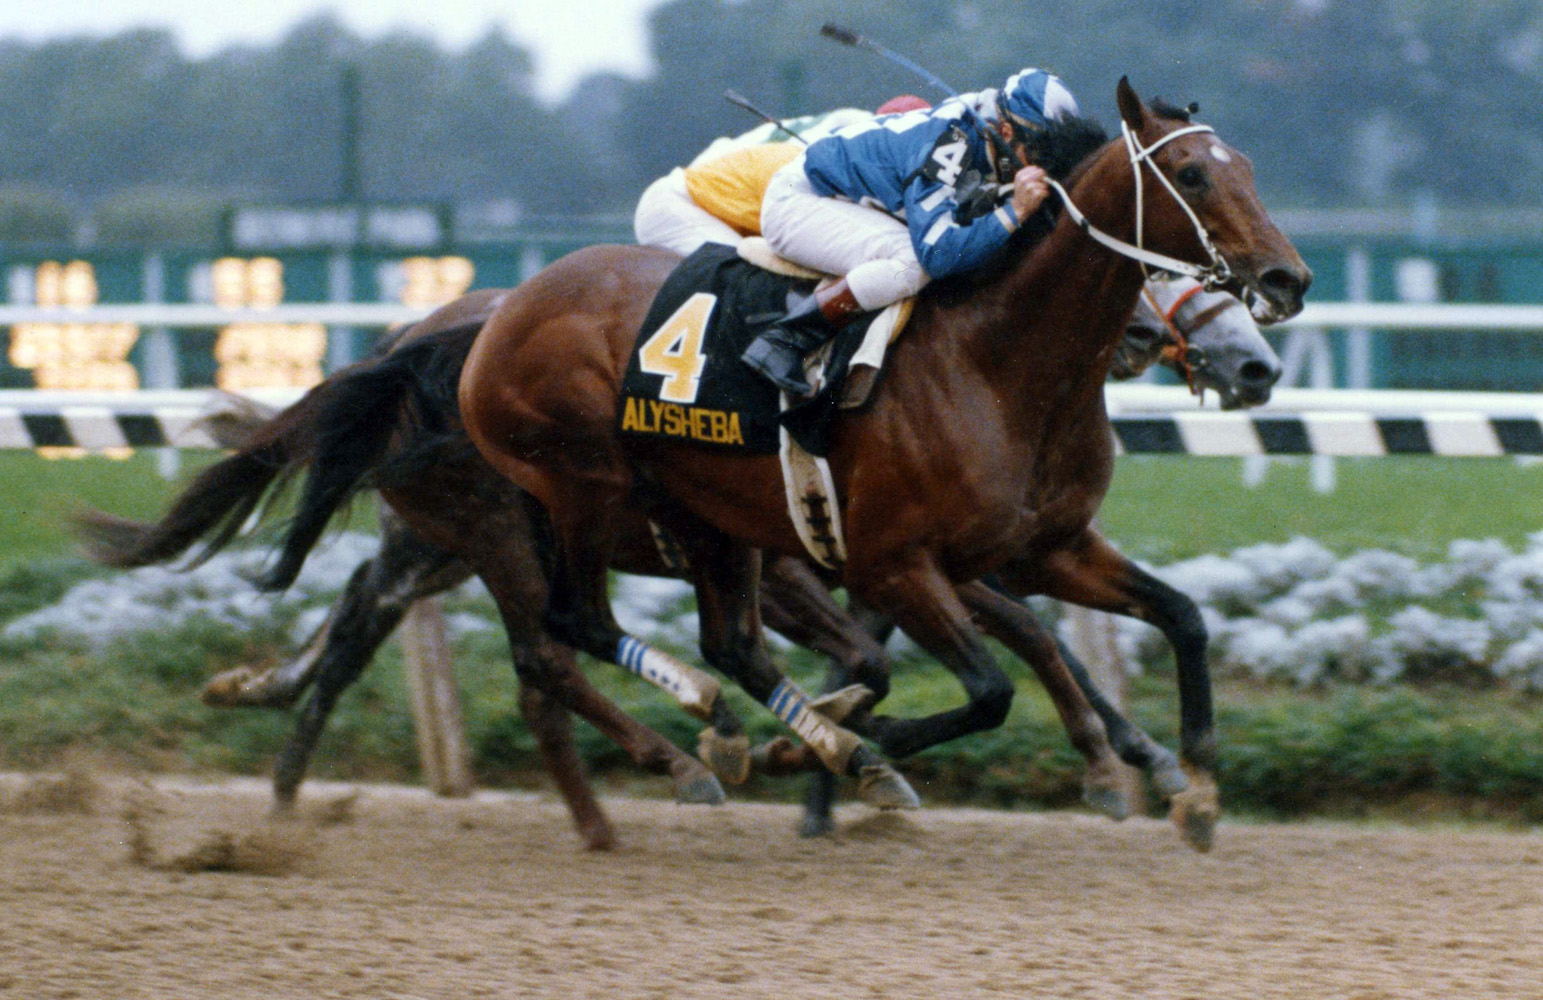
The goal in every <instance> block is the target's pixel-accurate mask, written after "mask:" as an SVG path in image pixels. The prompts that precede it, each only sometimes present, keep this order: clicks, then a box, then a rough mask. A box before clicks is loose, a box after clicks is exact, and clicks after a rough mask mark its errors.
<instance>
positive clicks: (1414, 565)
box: [3, 532, 1543, 691]
mask: <svg viewBox="0 0 1543 1000" xmlns="http://www.w3.org/2000/svg"><path fill="white" fill-rule="evenodd" d="M376 544H377V543H376V540H375V539H374V538H373V537H371V536H368V535H363V534H357V533H350V534H341V535H337V536H335V537H333V538H331V539H329V540H328V541H326V542H325V543H324V544H322V545H320V546H318V548H317V550H316V551H315V552H314V553H313V554H312V556H311V558H310V559H309V560H308V561H307V562H306V566H305V571H304V572H303V573H302V574H301V575H300V577H299V579H298V580H297V581H296V582H295V585H294V586H293V587H291V588H290V589H289V590H288V591H287V592H286V593H285V594H283V595H281V596H274V595H269V594H262V593H259V592H258V591H256V590H255V589H254V588H253V587H252V585H251V583H250V582H249V580H250V578H251V577H252V576H253V575H255V574H256V573H257V572H259V571H260V570H261V569H262V568H263V566H264V565H265V563H266V561H267V560H268V558H269V556H268V554H267V553H266V552H263V551H255V552H237V553H222V554H220V555H218V556H216V557H215V558H213V559H211V560H210V561H209V562H207V563H205V564H204V565H203V566H200V567H197V568H195V569H193V570H191V571H188V572H177V571H174V570H169V569H165V568H160V567H152V568H148V569H141V570H134V571H131V572H124V573H118V574H112V575H110V576H107V577H104V578H102V579H97V580H90V581H87V582H85V583H81V584H79V585H77V586H75V587H74V588H72V589H71V590H70V591H69V592H68V593H67V594H65V596H64V597H63V598H62V599H61V600H60V601H59V602H58V603H57V604H55V605H53V606H51V607H47V608H43V609H40V610H38V611H36V612H33V613H31V614H28V615H25V616H23V617H20V618H18V619H16V620H14V621H12V622H11V623H10V624H9V625H7V626H6V627H5V629H4V631H3V635H4V636H5V637H6V638H7V639H15V640H28V639H46V638H48V637H51V636H59V637H64V638H73V639H75V640H76V641H80V642H82V643H83V644H86V645H90V646H94V647H98V648H100V647H102V646H105V645H107V644H109V643H111V642H112V641H114V640H115V639H118V638H120V637H123V636H127V635H131V634H134V633H138V632H144V631H150V630H163V631H164V630H166V629H169V628H175V627H177V626H179V625H181V624H183V623H185V622H187V621H190V620H193V619H206V620H212V621H216V622H220V623H224V624H227V625H230V626H232V627H236V628H256V627H263V626H267V627H272V626H273V625H275V624H276V623H288V625H289V628H290V630H291V634H292V635H293V636H294V637H295V639H296V641H299V640H300V639H302V638H304V637H305V636H306V635H307V634H308V633H309V632H310V631H311V629H313V628H314V627H315V626H316V624H318V623H319V621H320V616H321V615H322V614H323V613H324V608H325V606H326V605H327V603H328V602H329V601H330V600H331V599H332V598H333V597H334V596H335V595H336V593H337V592H338V591H339V590H340V589H341V588H342V587H343V585H344V584H345V583H346V582H347V580H348V577H349V574H351V573H352V572H353V570H354V567H355V566H357V565H358V563H359V562H360V561H362V560H364V559H366V558H368V557H369V556H370V555H372V554H373V553H374V551H375V546H376ZM1149 568H1150V569H1151V570H1152V572H1154V573H1155V574H1156V575H1158V576H1159V577H1161V578H1162V579H1164V580H1165V581H1167V582H1168V583H1169V584H1171V585H1173V586H1175V587H1177V588H1178V589H1179V590H1181V591H1183V592H1185V593H1187V594H1188V595H1190V596H1191V597H1192V598H1194V599H1195V600H1196V601H1197V602H1198V603H1199V604H1200V606H1201V611H1202V614H1203V615H1204V617H1205V621H1206V625H1207V627H1208V629H1209V630H1210V633H1211V651H1212V658H1213V662H1214V663H1215V664H1216V666H1217V667H1218V668H1220V669H1231V670H1237V671H1242V672H1246V673H1248V674H1250V675H1253V676H1257V677H1261V678H1269V679H1277V680H1284V681H1289V682H1292V683H1296V684H1316V683H1320V682H1324V681H1329V680H1335V681H1350V682H1374V683H1389V682H1394V681H1401V680H1408V681H1427V680H1442V681H1456V682H1461V683H1476V682H1485V681H1492V680H1493V681H1502V682H1505V683H1508V684H1512V685H1515V686H1518V687H1521V688H1525V689H1528V690H1534V691H1543V532H1540V533H1538V534H1536V535H1533V536H1532V537H1531V538H1530V539H1529V541H1528V544H1527V545H1526V546H1525V548H1524V549H1523V550H1522V551H1521V552H1515V551H1512V550H1511V549H1510V548H1509V547H1507V546H1506V545H1505V544H1503V543H1501V542H1498V541H1494V540H1487V541H1457V542H1453V543H1452V544H1451V546H1450V547H1449V549H1448V552H1447V557H1446V559H1445V561H1443V562H1439V563H1434V564H1430V565H1421V564H1419V563H1418V562H1417V561H1416V560H1413V559H1411V558H1409V557H1407V556H1403V555H1399V554H1396V553H1393V552H1386V551H1380V550H1365V551H1361V552H1356V553H1353V554H1351V555H1349V556H1346V557H1344V558H1339V557H1337V556H1335V555H1334V554H1333V553H1332V552H1330V551H1329V550H1327V549H1325V548H1324V547H1323V546H1321V545H1319V544H1318V543H1316V542H1313V541H1311V540H1308V539H1304V538H1298V539H1294V540H1292V541H1290V542H1287V543H1285V544H1282V545H1254V546H1249V547H1247V548H1243V549H1239V550H1238V551H1236V552H1234V553H1232V555H1230V556H1226V557H1223V556H1218V555H1205V556H1200V557H1198V558H1195V559H1189V560H1186V561H1183V562H1179V563H1174V564H1171V565H1168V566H1162V567H1149ZM481 592H482V591H481V588H480V585H479V584H476V583H475V582H473V583H471V584H467V585H466V588H465V589H463V591H462V592H461V593H462V594H463V595H464V596H474V595H476V594H477V593H481ZM689 594H690V588H689V587H687V586H686V584H684V583H681V582H680V581H676V580H650V579H641V578H632V577H623V578H620V579H618V580H617V583H616V587H615V592H614V600H615V605H616V613H617V619H618V620H619V621H620V622H621V623H622V625H623V627H625V628H627V629H628V630H629V631H631V632H633V633H634V634H636V635H639V636H640V637H643V638H647V639H653V640H656V641H665V642H667V643H671V644H674V645H679V646H686V647H689V646H691V645H693V644H694V642H695V634H696V615H695V613H694V612H693V611H692V610H691V603H690V601H689ZM1035 607H1036V608H1037V609H1041V610H1043V611H1044V612H1045V613H1046V614H1049V615H1053V614H1054V613H1055V612H1054V610H1053V609H1052V608H1051V607H1050V606H1049V604H1048V602H1040V601H1036V602H1035ZM472 608H473V610H471V611H464V610H463V611H459V612H457V613H456V614H454V615H452V616H451V619H452V629H453V631H454V632H456V633H463V632H467V631H475V630H482V629H490V628H497V627H498V625H497V623H496V618H495V616H494V614H493V610H492V607H491V604H490V603H489V604H487V606H486V614H485V616H484V614H482V613H481V612H480V610H479V609H480V605H478V604H476V603H475V602H474V603H473V605H472ZM1119 622H1120V624H1119V628H1120V634H1119V636H1118V639H1117V641H1118V642H1119V643H1120V645H1121V648H1122V649H1125V650H1127V651H1129V652H1130V653H1131V662H1132V664H1133V665H1134V666H1135V667H1136V668H1137V669H1139V668H1141V667H1142V666H1143V665H1150V664H1152V663H1155V662H1158V661H1160V660H1161V659H1162V658H1164V657H1166V656H1167V654H1168V651H1167V648H1166V644H1165V643H1164V641H1163V639H1162V636H1161V635H1160V634H1159V633H1158V632H1157V631H1156V630H1155V629H1152V628H1151V627H1149V626H1146V625H1143V624H1141V623H1139V622H1135V621H1132V620H1129V619H1120V620H1119ZM899 648H902V649H903V648H906V647H903V646H902V647H899Z"/></svg>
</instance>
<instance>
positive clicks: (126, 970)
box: [0, 777, 1543, 1000]
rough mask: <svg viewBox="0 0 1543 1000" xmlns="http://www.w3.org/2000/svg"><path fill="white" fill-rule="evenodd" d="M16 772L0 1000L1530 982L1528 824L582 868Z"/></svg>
mask: <svg viewBox="0 0 1543 1000" xmlns="http://www.w3.org/2000/svg"><path fill="white" fill-rule="evenodd" d="M22 781H23V779H19V778H15V777H11V778H8V779H4V780H0V791H4V789H6V788H9V789H10V792H9V794H8V796H0V996H4V997H7V998H8V997H17V998H27V1000H32V998H45V997H81V998H92V1000H94V998H119V997H123V998H133V997H144V998H151V997H154V998H157V1000H181V998H202V997H210V998H215V997H218V998H221V1000H238V998H247V997H254V998H262V1000H283V998H291V997H293V998H303V997H369V998H372V1000H384V998H398V997H425V998H428V997H434V998H438V997H446V998H464V997H527V996H539V997H575V998H577V997H602V998H606V1000H621V998H630V997H649V998H668V1000H681V998H691V997H746V998H792V997H820V998H838V997H839V998H864V997H896V998H899V997H920V998H924V1000H952V998H956V997H998V996H1001V997H1078V998H1084V1000H1086V998H1102V997H1141V998H1159V997H1185V998H1208V997H1219V998H1220V997H1225V998H1256V1000H1257V998H1266V997H1290V998H1326V997H1355V998H1363V1000H1369V998H1381V997H1387V998H1410V997H1444V998H1457V997H1462V998H1473V997H1508V998H1523V997H1543V836H1540V835H1538V834H1537V833H1531V834H1506V833H1500V832H1452V831H1446V830H1443V831H1408V830H1389V829H1367V828H1361V827H1348V826H1345V827H1339V826H1265V825H1258V826H1255V825H1244V824H1236V825H1232V824H1224V825H1223V827H1222V829H1221V836H1220V838H1219V841H1218V846H1217V849H1216V851H1215V852H1214V853H1213V854H1210V855H1208V856H1202V855H1197V854H1194V853H1192V852H1191V851H1190V850H1189V849H1187V848H1185V847H1184V846H1182V845H1181V844H1180V842H1179V840H1178V838H1177V836H1176V835H1175V833H1174V831H1173V830H1172V829H1171V828H1169V827H1168V826H1167V825H1166V824H1164V823H1161V822H1158V821H1150V820H1133V821H1128V822H1126V823H1124V824H1115V823H1113V822H1110V821H1108V820H1104V819H1101V818H1096V817H1091V816H1083V815H1075V814H1052V815H1039V814H1022V813H1017V814H1013V813H994V812H977V811H956V810H945V809H926V810H923V811H921V812H918V813H912V814H908V815H904V816H896V815H882V816H881V815H876V814H871V813H868V812H867V811H866V810H865V809H863V808H862V807H848V810H847V811H845V812H843V813H842V814H841V818H842V821H843V828H842V832H841V833H840V835H839V836H838V838H837V839H836V840H835V841H834V842H817V843H811V842H806V841H802V840H800V839H799V838H798V837H797V836H796V835H795V834H794V833H793V822H794V818H795V811H794V810H793V809H792V808H791V807H786V806H763V805H746V804H731V805H728V806H723V807H719V808H716V809H713V808H705V807H684V806H676V805H674V804H671V803H667V802H657V801H643V800H631V799H608V800H607V805H608V807H609V808H610V810H611V813H612V816H613V818H614V819H615V820H616V821H617V823H618V830H619V834H620V837H621V841H622V843H621V845H620V847H619V848H618V849H617V850H616V851H614V852H613V853H611V854H586V853H583V852H581V851H580V850H578V847H577V840H576V838H575V837H574V835H573V833H572V832H571V831H570V829H569V827H568V824H567V820H566V816H565V814H564V813H563V812H562V810H561V807H560V806H558V805H557V804H555V803H553V802H550V801H547V800H545V799H540V798H537V797H534V796H528V795H509V794H495V793H483V794H480V795H478V796H477V797H476V798H474V799H471V800H463V801H443V800H436V799H432V798H430V797H429V796H428V795H427V794H426V793H423V792H420V791H417V790H411V789H400V788H389V787H377V786H364V787H363V789H362V791H361V792H360V793H359V795H358V796H357V798H353V799H351V798H349V797H347V793H348V790H347V788H345V787H344V786H336V785H334V786H327V785H324V784H322V783H316V784H312V785H307V786H306V800H305V803H306V804H305V808H304V809H303V811H302V817H301V819H300V820H299V821H292V822H289V823H285V824H267V823H265V822H263V820H262V819H261V817H262V814H263V809H264V807H265V805H266V802H267V798H266V797H267V789H266V787H265V786H264V785H263V784H262V783H260V782H256V781H239V782H223V783H220V784H217V785H207V786H202V785H196V784H191V783H187V782H171V781H157V782H156V784H155V785H154V787H153V788H152V787H150V786H136V785H134V784H132V783H111V784H102V785H99V786H97V787H94V788H90V789H88V790H87V791H88V792H89V794H84V795H73V796H72V795H70V794H54V795H38V794H30V795H28V794H22V792H21V791H18V788H19V787H21V786H20V785H19V783H20V782H22ZM30 787H31V786H26V788H30ZM26 788H22V791H25V790H26ZM126 812H127V813H128V816H129V818H127V819H126V818H125V814H126ZM208 869H223V870H208Z"/></svg>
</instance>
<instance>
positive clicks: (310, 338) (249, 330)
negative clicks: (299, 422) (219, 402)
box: [211, 257, 327, 392]
mask: <svg viewBox="0 0 1543 1000" xmlns="http://www.w3.org/2000/svg"><path fill="white" fill-rule="evenodd" d="M211 277H212V279H213V285H214V304H215V305H217V306H223V307H225V308H227V309H271V308H273V307H274V306H276V305H278V304H279V303H281V302H283V301H284V265H283V263H282V262H280V261H279V260H277V259H275V258H273V257H253V258H251V259H247V258H242V257H221V258H220V259H219V260H217V261H215V262H214V265H213V267H212V269H211ZM326 349H327V330H326V327H324V326H322V325H321V324H320V323H232V324H231V325H230V326H227V327H223V328H222V329H221V330H220V333H219V336H218V338H217V339H216V340H215V343H214V358H215V360H216V361H217V362H219V368H218V369H217V370H216V372H215V376H214V380H215V383H216V384H217V385H219V387H220V388H221V389H226V390H229V391H231V392H240V391H241V390H243V389H267V388H279V387H284V388H296V389H305V388H309V387H310V386H313V385H315V384H316V383H318V382H320V381H321V359H322V355H323V354H325V353H326Z"/></svg>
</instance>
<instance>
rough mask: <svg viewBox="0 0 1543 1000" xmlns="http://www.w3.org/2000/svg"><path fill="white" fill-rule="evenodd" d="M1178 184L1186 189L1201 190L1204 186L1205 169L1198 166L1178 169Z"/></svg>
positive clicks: (1192, 164) (1189, 165) (1193, 165)
mask: <svg viewBox="0 0 1543 1000" xmlns="http://www.w3.org/2000/svg"><path fill="white" fill-rule="evenodd" d="M1179 183H1180V184H1182V185H1184V186H1185V187H1187V188H1203V187H1205V186H1206V178H1205V168H1204V167H1201V166H1199V165H1198V164H1194V163H1191V164H1188V165H1186V166H1183V167H1180V168H1179Z"/></svg>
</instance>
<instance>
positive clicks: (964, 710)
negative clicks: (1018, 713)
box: [851, 556, 1013, 757]
mask: <svg viewBox="0 0 1543 1000" xmlns="http://www.w3.org/2000/svg"><path fill="white" fill-rule="evenodd" d="M851 584H852V589H853V590H855V591H856V592H857V594H858V596H859V597H860V598H861V599H862V600H863V601H864V602H866V603H868V604H870V605H871V606H873V607H875V608H877V609H879V610H880V611H882V612H884V613H885V614H887V615H888V616H889V617H890V618H892V619H893V620H894V622H895V624H896V625H897V626H899V628H900V629H901V630H902V631H904V632H905V634H906V635H908V636H910V637H911V639H912V640H913V641H915V642H916V643H917V644H918V645H920V646H921V647H922V648H923V649H925V650H926V651H927V652H928V653H930V654H932V656H933V657H935V658H936V659H937V660H938V661H939V662H940V663H942V664H943V665H944V666H945V667H947V668H948V670H949V671H950V672H952V673H953V674H954V676H955V677H957V678H958V679H959V683H960V684H962V685H963V686H964V689H965V694H966V695H967V697H968V698H969V702H968V704H966V705H964V706H962V707H960V708H953V709H949V710H947V711H944V712H938V713H936V714H934V715H929V716H925V717H923V718H919V719H901V718H895V717H892V716H878V715H875V716H873V717H872V718H871V719H870V720H868V729H867V732H868V733H869V734H870V735H872V736H873V737H874V738H875V739H877V740H878V741H879V744H880V745H881V746H882V747H883V748H884V750H885V752H886V753H888V754H890V755H891V756H895V757H905V756H908V755H910V754H913V753H917V752H919V751H922V750H925V749H927V748H928V747H930V746H935V745H937V744H939V743H943V742H946V741H947V740H952V739H957V738H958V737H960V736H966V735H968V734H970V733H976V732H980V731H982V730H986V729H994V728H996V727H997V726H999V725H1001V724H1002V721H1003V720H1004V719H1006V718H1007V711H1008V709H1009V708H1010V707H1011V706H1012V701H1013V684H1012V681H1011V680H1009V679H1008V677H1007V675H1006V674H1005V673H1003V672H1002V669H1001V668H1000V667H999V666H997V663H996V660H995V659H994V658H993V657H992V655H991V651H990V649H988V648H987V647H986V642H985V639H984V638H982V636H981V634H980V632H978V631H977V630H976V628H975V626H974V625H973V624H972V622H971V621H970V612H969V609H967V608H966V607H965V605H964V603H963V602H962V601H961V600H960V598H959V594H958V592H957V591H956V590H955V588H954V585H953V583H952V582H950V581H949V580H948V578H947V577H945V576H944V575H943V574H942V573H941V572H940V571H939V570H938V569H937V567H936V566H934V565H933V564H932V562H931V560H930V559H928V558H926V557H925V556H923V557H922V558H920V559H918V560H917V561H915V562H913V563H911V564H910V565H909V566H906V567H903V568H899V569H892V570H890V571H888V572H885V573H883V574H882V575H877V576H876V577H874V578H871V579H863V580H853V581H851Z"/></svg>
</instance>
